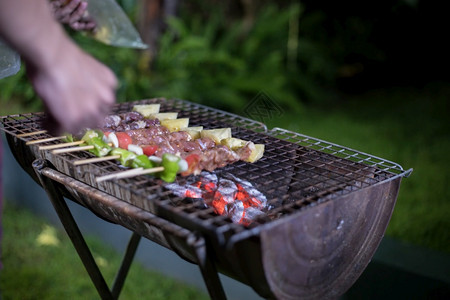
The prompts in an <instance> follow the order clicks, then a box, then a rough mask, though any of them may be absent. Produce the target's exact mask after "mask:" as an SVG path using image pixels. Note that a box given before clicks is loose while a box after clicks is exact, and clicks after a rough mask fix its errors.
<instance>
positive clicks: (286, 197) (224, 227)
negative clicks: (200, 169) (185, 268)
mask: <svg viewBox="0 0 450 300" xmlns="http://www.w3.org/2000/svg"><path fill="white" fill-rule="evenodd" d="M148 103H160V104H161V111H162V112H169V111H170V112H175V111H176V112H178V113H179V117H186V118H189V119H190V126H204V128H218V127H231V129H232V134H233V136H234V137H238V138H241V139H245V140H251V141H253V142H255V143H261V144H265V146H266V150H265V155H264V157H263V158H261V159H260V160H259V161H257V162H256V163H253V164H249V163H245V162H236V163H234V164H231V165H228V166H226V167H224V168H221V169H218V170H216V171H215V174H217V176H222V177H227V176H235V177H237V178H241V179H243V180H246V181H248V182H250V183H251V184H252V185H253V186H254V187H255V188H257V189H258V190H259V191H261V192H262V193H263V194H264V195H265V196H266V197H267V200H268V204H269V205H268V209H266V210H265V214H263V215H261V216H260V217H257V218H256V220H255V222H254V223H252V224H251V225H250V226H244V225H240V224H235V223H232V222H231V221H230V220H229V219H228V218H227V217H225V216H220V215H217V214H215V213H214V209H213V208H211V207H208V206H205V205H204V204H202V203H201V202H199V201H192V199H187V198H183V197H177V196H175V195H173V193H172V192H171V191H169V190H167V189H165V187H164V186H165V184H164V183H163V182H161V181H160V180H158V179H155V178H154V177H151V176H138V177H135V178H132V179H120V180H114V181H111V182H107V183H96V182H95V178H96V177H97V176H101V175H105V174H110V173H112V172H117V171H120V170H123V169H122V168H121V167H120V166H119V165H118V164H117V163H115V162H112V161H107V162H100V163H95V164H92V165H82V166H75V165H73V162H74V161H76V160H79V159H83V158H88V157H92V156H93V155H92V154H90V153H88V152H83V151H80V152H72V153H67V154H63V155H53V154H51V152H50V151H38V150H37V149H38V148H37V146H34V145H33V146H31V147H34V149H35V153H39V154H40V156H41V157H44V158H46V159H48V160H50V161H51V162H52V163H54V164H55V165H57V166H58V168H59V170H60V171H61V172H64V173H65V174H68V175H70V176H72V177H74V178H76V179H78V180H81V181H83V182H85V183H87V184H90V185H92V186H94V187H96V188H98V189H100V190H102V191H105V192H107V193H110V194H113V195H115V196H117V197H118V198H120V199H123V200H124V201H128V202H131V203H132V204H134V205H136V206H139V207H141V208H143V209H145V210H147V211H150V212H152V213H155V214H158V215H162V216H164V217H166V218H168V219H171V220H172V221H174V222H176V223H177V224H179V225H184V226H186V227H188V228H189V229H199V228H200V229H203V230H204V229H207V230H209V229H210V230H212V231H213V232H215V233H217V232H227V231H230V230H231V231H233V232H242V231H245V230H249V229H251V228H255V227H257V226H258V225H261V224H266V223H269V222H271V221H273V220H275V219H280V218H283V217H285V216H289V215H291V214H293V213H295V212H298V211H299V210H302V209H305V208H307V207H309V206H313V205H317V204H320V203H322V202H324V201H329V200H332V199H333V198H336V197H339V196H342V195H345V194H348V193H351V192H353V191H357V190H360V189H363V188H365V187H368V186H371V185H374V184H377V183H379V182H383V181H386V180H390V179H392V178H394V177H397V176H407V175H409V171H404V170H403V169H402V167H401V166H399V165H398V164H396V163H393V162H389V161H387V160H384V159H381V158H378V157H375V156H372V155H369V154H365V153H361V152H358V151H355V150H352V149H349V148H346V147H342V146H338V145H335V144H332V143H328V142H325V141H321V140H318V139H315V138H311V137H307V136H304V135H301V134H298V133H294V132H290V131H287V130H284V129H279V128H274V129H272V130H270V131H268V130H267V128H266V126H265V125H264V124H262V123H259V122H256V121H253V120H250V119H246V118H243V117H240V116H237V115H233V114H230V113H226V112H223V111H220V110H215V109H212V108H209V107H206V106H202V105H198V104H194V103H191V102H187V101H183V100H173V99H171V100H166V99H162V98H158V99H148V100H142V101H137V102H126V103H121V104H118V105H116V107H115V112H116V113H124V112H129V111H131V110H132V107H133V106H134V105H135V104H148ZM42 117H43V114H42V113H33V114H24V115H15V116H8V117H3V118H2V123H3V130H4V131H5V132H7V133H9V134H11V135H13V136H17V135H18V134H26V133H29V132H34V131H37V130H41V129H42V128H41V126H40V123H41V121H42ZM46 137H50V136H49V135H48V134H46V133H42V134H39V135H35V136H30V137H23V138H21V139H22V140H24V141H28V140H32V139H41V138H46ZM57 143H59V141H51V142H48V143H47V144H57ZM177 182H179V183H180V184H181V185H182V184H183V183H185V182H186V178H182V177H179V178H178V179H177Z"/></svg>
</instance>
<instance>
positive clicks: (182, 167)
mask: <svg viewBox="0 0 450 300" xmlns="http://www.w3.org/2000/svg"><path fill="white" fill-rule="evenodd" d="M178 167H179V168H180V169H179V170H178V172H179V173H181V172H186V171H187V170H188V168H189V165H188V163H187V161H185V160H184V159H180V160H179V161H178Z"/></svg>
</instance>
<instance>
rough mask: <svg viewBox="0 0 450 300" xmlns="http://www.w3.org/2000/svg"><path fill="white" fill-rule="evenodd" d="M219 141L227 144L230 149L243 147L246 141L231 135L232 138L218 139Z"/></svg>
mask: <svg viewBox="0 0 450 300" xmlns="http://www.w3.org/2000/svg"><path fill="white" fill-rule="evenodd" d="M220 143H221V144H222V145H224V146H227V147H228V148H230V149H231V150H236V149H239V148H242V147H244V146H245V145H246V144H247V143H248V142H247V141H244V140H241V139H238V138H233V137H232V138H226V139H223V140H222V141H220Z"/></svg>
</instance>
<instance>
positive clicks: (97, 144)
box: [89, 137, 112, 157]
mask: <svg viewBox="0 0 450 300" xmlns="http://www.w3.org/2000/svg"><path fill="white" fill-rule="evenodd" d="M89 145H91V146H94V149H90V150H89V152H91V153H93V154H94V155H96V156H98V157H102V156H106V155H107V154H108V153H109V152H111V150H112V147H111V146H109V145H108V144H107V143H105V142H104V141H102V139H101V138H100V137H93V138H91V139H90V140H89Z"/></svg>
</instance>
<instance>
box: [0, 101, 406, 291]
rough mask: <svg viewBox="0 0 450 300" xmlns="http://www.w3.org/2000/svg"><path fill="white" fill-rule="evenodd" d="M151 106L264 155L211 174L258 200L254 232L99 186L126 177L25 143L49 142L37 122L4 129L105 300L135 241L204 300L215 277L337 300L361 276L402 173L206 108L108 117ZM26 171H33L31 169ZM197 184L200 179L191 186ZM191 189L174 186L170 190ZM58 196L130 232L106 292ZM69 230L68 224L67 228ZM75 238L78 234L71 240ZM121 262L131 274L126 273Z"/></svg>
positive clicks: (185, 105)
mask: <svg viewBox="0 0 450 300" xmlns="http://www.w3.org/2000/svg"><path fill="white" fill-rule="evenodd" d="M149 103H160V104H161V111H162V112H178V117H179V118H182V117H185V118H189V120H190V126H203V127H204V128H208V129H212V128H221V127H231V129H232V135H233V137H237V138H241V139H244V140H250V141H253V142H254V143H259V144H264V145H265V147H266V148H265V153H264V156H263V158H261V159H260V160H259V161H257V162H255V163H253V164H251V163H246V162H241V161H239V162H236V163H233V164H230V165H227V166H225V167H223V168H220V169H216V170H215V171H214V172H213V176H214V177H217V178H228V179H229V178H238V179H239V180H241V181H240V182H241V183H242V182H244V186H245V185H246V184H247V185H248V187H249V188H250V186H251V188H253V189H256V190H257V191H258V192H260V193H261V194H263V195H264V196H265V198H266V200H267V203H266V205H265V207H264V209H262V210H261V213H259V214H257V215H255V216H254V217H253V218H252V220H251V222H247V223H240V222H233V220H231V219H230V217H229V216H227V215H220V214H217V213H216V211H215V209H214V207H212V206H208V205H206V204H205V202H203V201H199V199H192V198H190V197H188V196H186V195H184V196H183V195H179V194H178V195H177V193H174V190H173V189H171V188H169V186H168V184H166V183H164V182H162V181H161V180H159V179H156V178H155V177H152V176H148V175H140V176H137V177H133V178H127V179H117V180H111V181H103V182H97V181H96V178H97V177H99V176H102V175H106V174H111V173H114V172H118V171H123V167H121V166H119V165H118V164H117V163H116V162H114V161H105V162H99V163H95V164H89V165H79V166H78V165H75V164H74V162H75V161H77V160H80V159H84V158H90V157H93V155H92V154H90V153H88V152H85V151H79V152H71V153H65V154H53V153H52V152H51V151H43V150H39V147H40V146H42V145H51V144H57V143H60V141H58V140H55V141H49V142H46V143H44V144H35V145H26V142H27V141H30V140H35V139H43V138H49V137H50V135H48V134H47V133H45V132H44V133H40V134H35V135H29V136H24V137H17V136H18V135H21V134H22V135H23V134H25V135H26V134H27V133H32V132H36V131H39V130H42V128H41V126H40V124H41V121H42V118H43V116H44V115H43V114H42V113H32V114H21V115H13V116H6V117H3V118H2V124H3V128H2V129H3V130H4V131H5V133H6V137H7V140H8V143H9V145H10V147H11V150H12V152H13V154H14V155H15V157H16V159H17V160H18V162H19V163H20V164H21V166H22V167H23V168H24V169H25V170H26V171H27V172H28V173H29V174H30V175H31V176H32V177H33V178H34V179H35V180H36V181H37V182H38V183H40V184H41V185H42V186H43V187H44V188H45V189H46V191H47V192H48V194H49V196H50V199H51V200H52V203H53V204H54V206H55V208H56V210H57V212H58V213H59V215H60V218H61V220H62V222H63V224H64V223H66V224H65V226H66V230H67V231H68V233H69V235H70V236H71V238H72V241H73V242H74V244H75V247H76V248H77V250H78V251H79V253H80V257H81V258H82V260H83V262H84V263H85V265H86V268H87V269H88V272H89V274H90V276H91V278H92V280H93V282H94V284H95V285H96V287H97V289H98V291H99V293H100V294H101V295H102V297H103V298H109V297H111V298H115V297H117V296H118V295H119V293H120V288H121V286H122V284H123V281H124V279H125V276H126V271H127V267H128V266H129V261H130V260H131V259H132V255H133V253H134V251H135V249H136V247H137V244H138V241H139V236H144V237H145V238H148V239H150V240H152V241H154V242H156V243H158V244H160V245H162V246H165V247H167V248H169V249H171V250H173V251H175V252H176V253H177V254H179V255H180V256H181V257H182V258H183V259H185V260H187V261H190V262H193V263H196V264H198V265H199V267H200V269H201V271H202V274H203V277H204V280H205V283H206V285H207V288H208V291H209V293H210V296H211V297H212V298H217V299H220V298H225V292H224V291H223V288H222V285H221V283H220V280H219V278H218V276H217V272H221V273H223V274H225V275H227V276H230V277H232V278H235V279H237V280H239V281H241V282H243V283H244V284H247V285H249V286H251V287H252V288H253V289H254V290H255V291H256V292H257V293H258V294H259V295H261V296H262V297H265V298H279V299H299V298H305V299H307V298H311V299H313V298H335V297H338V296H340V295H342V294H343V293H344V292H345V291H346V290H347V289H348V288H349V287H350V286H351V285H352V284H353V283H354V282H355V281H356V279H357V278H358V277H359V276H360V274H361V273H362V271H363V270H364V269H365V267H366V266H367V264H368V263H369V261H370V259H371V258H372V256H373V254H374V252H375V250H376V248H377V247H378V244H379V242H380V241H381V239H382V237H383V235H384V232H385V229H386V226H387V224H388V222H389V219H390V216H391V214H392V211H393V208H394V204H395V201H396V198H397V194H398V189H399V185H400V181H401V178H402V177H405V176H408V175H409V174H410V173H411V170H408V171H405V170H403V168H402V167H401V166H400V165H398V164H396V163H393V162H390V161H387V160H385V159H382V158H378V157H374V156H372V155H369V154H365V153H361V152H358V151H355V150H352V149H348V148H346V147H342V146H339V145H335V144H332V143H328V142H325V141H321V140H318V139H315V138H311V137H308V136H304V135H301V134H299V133H295V132H291V131H287V130H284V129H280V128H274V129H271V130H268V129H267V127H266V126H265V125H264V124H262V123H260V122H256V121H253V120H250V119H247V118H243V117H241V116H237V115H233V114H230V113H227V112H223V111H220V110H216V109H212V108H210V107H206V106H202V105H199V104H194V103H191V102H188V101H183V100H174V99H169V100H166V99H161V98H158V99H147V100H141V101H136V102H127V103H122V104H117V105H116V107H115V112H116V113H124V112H129V111H131V110H132V107H133V106H134V105H135V104H149ZM33 167H34V168H33ZM197 177H198V180H200V181H201V180H202V176H201V175H198V176H197ZM195 180H197V178H196V177H195V176H194V175H191V176H188V177H181V176H179V177H178V178H177V180H176V184H177V185H178V186H185V185H186V184H187V183H188V182H193V181H195ZM62 196H65V197H67V198H69V199H71V200H74V201H76V202H78V203H80V204H82V205H84V206H86V207H88V208H89V209H90V210H91V211H93V212H94V213H96V214H97V215H98V216H99V217H101V218H104V219H106V220H108V221H111V222H115V223H118V224H120V225H122V226H124V227H126V228H129V229H130V230H132V231H133V232H134V235H133V237H132V239H131V242H130V246H129V249H130V254H127V255H126V257H125V260H124V265H123V267H122V268H121V270H120V271H119V275H120V276H118V278H119V279H118V281H117V282H116V284H115V285H114V287H113V288H112V290H111V291H110V290H109V289H108V288H107V286H106V284H105V283H104V280H103V278H102V277H101V274H99V271H98V269H97V268H96V265H95V263H94V262H93V260H92V261H91V260H90V258H89V250H88V249H87V248H86V247H85V245H84V246H83V242H84V241H83V239H82V237H80V234H79V233H78V234H76V233H72V235H71V233H70V231H75V232H76V231H77V230H76V229H77V227H76V223H74V222H73V221H71V215H70V211H68V209H67V206H66V205H65V202H64V201H63V200H62ZM67 219H69V221H65V220H67ZM73 228H75V229H73ZM127 260H128V263H127Z"/></svg>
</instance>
